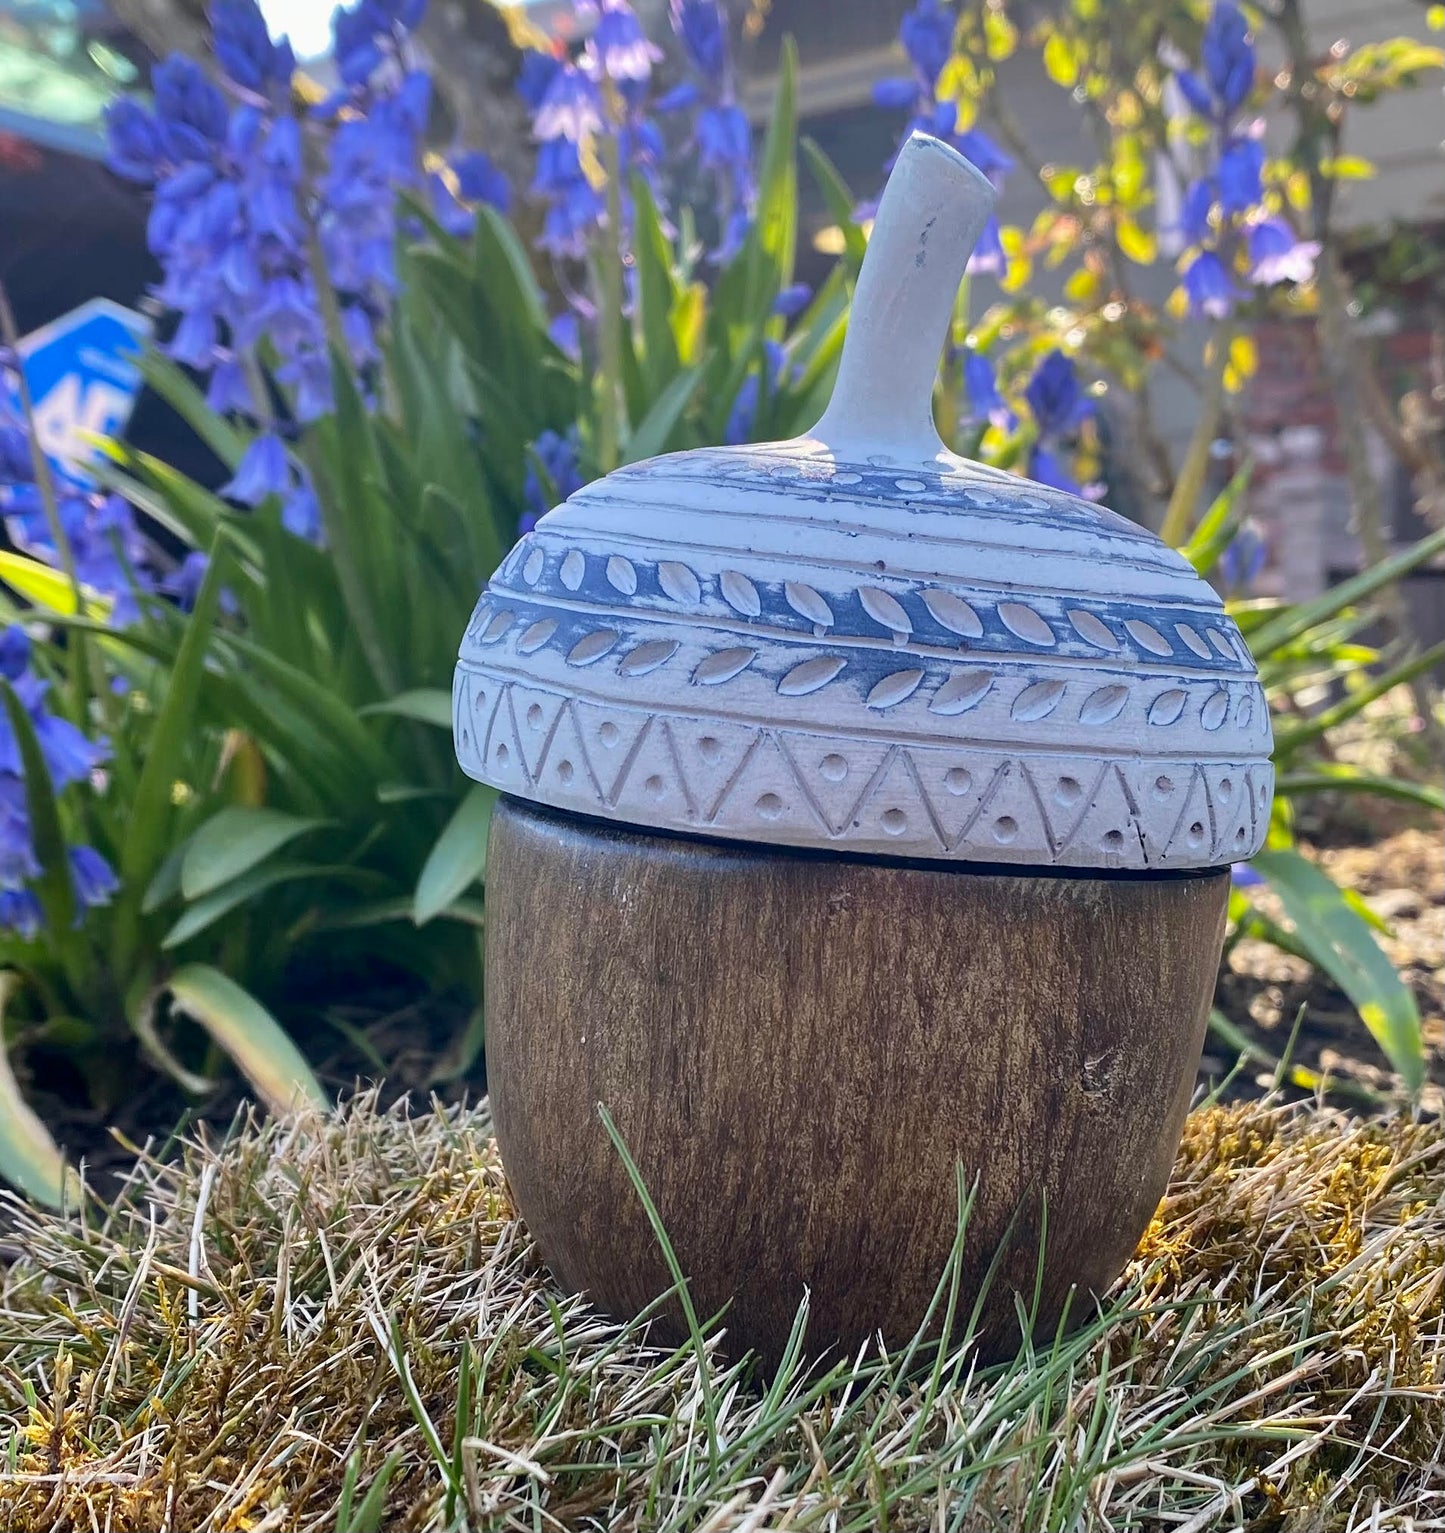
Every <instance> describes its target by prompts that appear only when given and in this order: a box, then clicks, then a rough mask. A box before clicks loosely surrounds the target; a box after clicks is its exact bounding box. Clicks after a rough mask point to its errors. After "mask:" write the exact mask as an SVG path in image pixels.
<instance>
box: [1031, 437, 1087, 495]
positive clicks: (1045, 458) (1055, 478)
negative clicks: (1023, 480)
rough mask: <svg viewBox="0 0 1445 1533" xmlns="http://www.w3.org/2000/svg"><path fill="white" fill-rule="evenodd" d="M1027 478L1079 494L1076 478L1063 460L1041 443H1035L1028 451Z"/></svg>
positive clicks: (1080, 489) (1066, 492)
mask: <svg viewBox="0 0 1445 1533" xmlns="http://www.w3.org/2000/svg"><path fill="white" fill-rule="evenodd" d="M1028 476H1029V478H1030V479H1032V480H1034V481H1035V482H1036V483H1037V484H1046V485H1048V486H1049V488H1050V489H1053V490H1063V491H1064V493H1065V494H1067V495H1081V494H1082V493H1083V490H1082V488H1081V487H1080V485H1079V482H1078V480H1077V479H1075V478H1074V476H1073V475H1072V474H1070V473H1069V471H1068V470H1067V469H1066V468H1065V467H1064V464H1063V460H1062V459H1061V458H1060V457H1059V455H1058V454H1057V453H1056V452H1054V451H1053V449H1052V448H1049V447H1045V446H1044V445H1043V444H1042V443H1035V444H1034V446H1033V447H1032V448H1031V449H1030V452H1029V474H1028Z"/></svg>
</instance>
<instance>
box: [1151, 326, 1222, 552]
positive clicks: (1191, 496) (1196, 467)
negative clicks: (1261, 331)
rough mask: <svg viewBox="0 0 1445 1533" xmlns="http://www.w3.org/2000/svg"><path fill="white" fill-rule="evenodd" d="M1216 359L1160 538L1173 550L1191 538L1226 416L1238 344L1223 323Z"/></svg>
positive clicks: (1217, 332)
mask: <svg viewBox="0 0 1445 1533" xmlns="http://www.w3.org/2000/svg"><path fill="white" fill-rule="evenodd" d="M1213 343H1214V356H1213V357H1212V358H1211V360H1210V363H1209V372H1208V376H1207V378H1206V380H1205V385H1204V399H1203V401H1202V403H1201V406H1200V411H1199V419H1198V420H1197V421H1196V422H1195V423H1194V435H1193V436H1191V437H1190V438H1189V448H1188V451H1187V452H1186V453H1185V454H1184V462H1183V463H1182V464H1181V465H1180V468H1179V477H1178V478H1177V479H1176V480H1175V481H1174V493H1173V494H1172V495H1171V496H1170V497H1169V508H1168V510H1166V511H1165V513H1164V522H1163V525H1162V526H1161V527H1160V528H1159V536H1160V537H1161V538H1162V539H1163V540H1164V541H1165V542H1166V543H1167V544H1168V545H1169V546H1170V548H1178V547H1179V545H1180V544H1181V543H1183V542H1184V541H1185V539H1186V538H1187V537H1188V536H1189V529H1190V527H1191V526H1192V525H1193V522H1194V508H1195V506H1196V505H1198V503H1199V496H1200V494H1201V492H1202V491H1203V489H1204V479H1205V475H1206V474H1208V472H1209V449H1210V447H1211V446H1212V445H1213V442H1214V439H1215V437H1216V436H1218V435H1219V423H1220V421H1221V420H1222V419H1223V416H1224V378H1225V374H1226V373H1227V372H1228V371H1229V350H1230V347H1231V346H1232V345H1233V343H1234V326H1233V325H1232V324H1230V323H1229V322H1228V321H1220V322H1219V323H1218V324H1216V325H1215V327H1214V335H1213Z"/></svg>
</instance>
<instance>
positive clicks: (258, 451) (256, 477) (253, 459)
mask: <svg viewBox="0 0 1445 1533" xmlns="http://www.w3.org/2000/svg"><path fill="white" fill-rule="evenodd" d="M290 484H291V464H290V460H289V459H288V458H287V456H286V444H285V443H284V442H283V441H282V440H281V438H280V437H278V436H277V435H275V433H274V432H269V431H268V432H266V433H264V434H263V435H261V436H258V437H257V438H256V439H255V440H254V441H253V442H252V443H251V444H250V446H249V447H247V448H246V450H245V452H244V453H242V455H241V461H240V462H239V463H238V464H237V465H236V472H235V474H234V475H232V477H231V478H230V479H229V480H228V481H227V482H226V483H225V484H223V485H222V486H221V490H220V493H221V494H222V495H224V496H225V497H226V498H227V499H228V500H235V501H239V502H240V503H241V504H242V505H243V506H259V505H260V504H261V502H262V501H263V500H265V499H266V497H267V496H268V495H284V494H285V493H286V490H287V489H288V488H289V487H290Z"/></svg>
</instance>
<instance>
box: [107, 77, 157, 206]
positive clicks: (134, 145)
mask: <svg viewBox="0 0 1445 1533" xmlns="http://www.w3.org/2000/svg"><path fill="white" fill-rule="evenodd" d="M104 122H105V137H106V164H107V165H109V166H110V168H111V169H112V170H113V171H114V172H115V173H116V175H118V176H122V177H124V179H125V180H127V181H135V182H138V183H139V184H140V185H142V186H150V185H152V184H153V183H154V181H155V179H156V174H157V171H158V169H159V167H160V164H161V160H162V155H163V152H164V151H163V150H162V147H161V136H160V128H159V126H158V125H157V123H156V120H155V118H154V117H153V116H152V115H151V113H150V112H148V111H147V110H146V109H145V107H143V106H142V105H141V104H140V102H138V101H136V100H134V99H133V98H132V97H130V96H118V97H117V98H116V99H115V100H114V101H112V102H111V103H110V105H109V106H107V107H106V109H105V118H104Z"/></svg>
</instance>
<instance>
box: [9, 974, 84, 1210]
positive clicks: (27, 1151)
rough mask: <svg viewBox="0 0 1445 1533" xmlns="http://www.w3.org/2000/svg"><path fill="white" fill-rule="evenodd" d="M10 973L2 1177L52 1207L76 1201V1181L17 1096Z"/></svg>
mask: <svg viewBox="0 0 1445 1533" xmlns="http://www.w3.org/2000/svg"><path fill="white" fill-rule="evenodd" d="M18 983H19V979H18V976H17V975H16V974H15V972H14V971H13V970H6V971H5V972H3V973H0V1178H3V1179H4V1180H5V1181H7V1182H9V1183H10V1185H11V1186H12V1187H18V1188H19V1189H20V1191H21V1192H23V1193H25V1195H26V1196H27V1197H31V1198H34V1199H35V1201H36V1202H37V1203H44V1204H45V1205H46V1206H47V1207H50V1208H59V1207H61V1206H62V1204H65V1203H75V1202H77V1201H78V1200H79V1197H80V1195H81V1192H82V1190H83V1189H82V1188H81V1185H80V1178H79V1176H77V1175H76V1173H75V1171H74V1170H73V1169H72V1168H71V1167H70V1166H69V1165H67V1163H66V1160H65V1157H64V1155H62V1154H61V1153H60V1147H59V1146H58V1145H57V1144H56V1142H55V1141H54V1139H52V1138H51V1137H50V1131H49V1129H47V1128H46V1127H45V1125H44V1124H43V1123H42V1122H41V1121H40V1119H39V1117H37V1116H36V1113H35V1110H34V1108H32V1107H31V1106H30V1104H29V1103H28V1102H27V1101H26V1100H25V1098H24V1097H23V1096H22V1095H21V1094H20V1085H19V1082H18V1081H16V1079H15V1073H14V1071H13V1070H11V1068H10V1056H9V1055H8V1054H7V1053H6V1050H5V1026H4V1022H5V1009H6V1006H7V1005H8V1003H9V1000H10V997H11V995H12V994H13V992H14V990H15V988H16V986H17V984H18Z"/></svg>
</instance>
